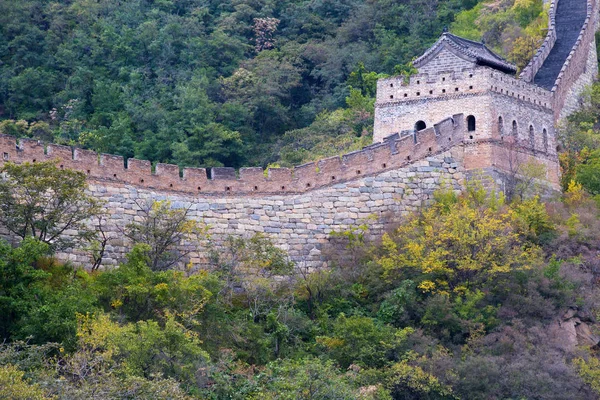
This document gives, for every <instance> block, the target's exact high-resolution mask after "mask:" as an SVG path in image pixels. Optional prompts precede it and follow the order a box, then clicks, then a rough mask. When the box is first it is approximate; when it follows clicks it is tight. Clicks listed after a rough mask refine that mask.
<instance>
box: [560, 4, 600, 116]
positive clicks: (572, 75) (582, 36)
mask: <svg viewBox="0 0 600 400" xmlns="http://www.w3.org/2000/svg"><path fill="white" fill-rule="evenodd" d="M597 28H598V1H597V0H587V13H586V17H585V21H584V23H583V26H582V28H581V30H580V32H579V36H578V37H577V40H576V42H575V44H574V45H573V48H572V49H571V51H570V53H569V55H568V57H567V59H566V61H565V62H564V64H563V66H562V68H561V70H560V72H559V74H558V77H557V78H556V81H555V82H554V86H553V87H552V95H553V98H554V104H553V109H554V115H555V119H556V120H558V119H559V118H560V117H561V116H564V115H566V114H568V113H569V112H571V111H574V109H571V108H568V109H566V110H565V109H564V108H565V103H566V102H567V100H568V97H570V96H571V97H573V96H574V95H575V96H578V95H579V93H573V91H574V89H575V91H580V90H577V89H578V88H574V86H575V85H576V82H577V81H578V80H579V79H580V78H581V77H582V76H583V77H585V78H587V80H589V81H590V82H587V81H586V82H585V84H591V81H592V80H593V79H595V78H596V77H597V75H598V65H597V59H596V57H591V59H592V64H593V65H592V68H591V71H590V70H589V69H590V68H589V67H590V66H589V65H588V64H589V62H588V60H589V59H590V55H594V56H595V55H596V54H595V53H596V47H595V43H596V42H595V40H596V39H595V34H596V30H597ZM565 111H566V112H565Z"/></svg>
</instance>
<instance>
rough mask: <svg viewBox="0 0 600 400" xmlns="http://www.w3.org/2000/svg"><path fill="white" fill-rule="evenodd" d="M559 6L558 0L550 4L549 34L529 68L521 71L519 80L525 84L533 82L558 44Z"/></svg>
mask: <svg viewBox="0 0 600 400" xmlns="http://www.w3.org/2000/svg"><path fill="white" fill-rule="evenodd" d="M557 5H558V0H552V1H551V2H550V8H549V9H548V33H547V34H546V37H545V38H544V41H543V42H542V45H541V46H540V47H539V48H538V49H537V51H536V53H535V55H534V56H533V58H532V59H531V61H529V64H527V66H526V67H525V68H523V71H521V74H520V75H519V78H520V79H522V80H523V81H525V82H532V81H533V78H534V77H535V75H536V74H537V72H538V71H539V70H540V68H541V67H542V65H543V64H544V61H546V58H548V55H549V54H550V51H551V50H552V48H553V47H554V44H555V43H556V6H557Z"/></svg>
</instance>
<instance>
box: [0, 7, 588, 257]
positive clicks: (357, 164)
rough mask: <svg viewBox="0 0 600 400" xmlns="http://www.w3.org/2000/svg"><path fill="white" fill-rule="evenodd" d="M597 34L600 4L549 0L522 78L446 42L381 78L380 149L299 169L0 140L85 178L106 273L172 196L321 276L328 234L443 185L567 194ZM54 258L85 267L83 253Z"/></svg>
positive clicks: (392, 212)
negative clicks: (562, 150) (540, 174)
mask: <svg viewBox="0 0 600 400" xmlns="http://www.w3.org/2000/svg"><path fill="white" fill-rule="evenodd" d="M597 25H598V4H597V0H588V1H587V2H586V1H585V0H553V1H552V2H551V4H550V8H549V26H548V34H547V37H546V39H545V40H544V42H543V44H542V45H541V47H540V48H539V49H538V51H537V53H536V54H535V56H534V57H533V59H532V60H531V62H530V63H529V65H528V66H527V67H526V68H525V69H524V70H523V71H522V72H521V74H520V76H519V77H518V78H517V77H514V76H513V75H514V74H515V72H516V68H514V66H512V65H511V64H509V63H507V62H506V61H504V60H502V59H501V58H500V57H498V56H496V55H495V54H493V53H492V52H491V51H490V50H488V49H487V48H486V47H485V45H484V44H482V43H478V42H473V41H469V40H466V39H462V38H459V37H456V36H454V35H451V34H449V33H444V34H443V35H442V37H441V38H440V40H438V42H436V44H434V45H433V46H432V47H431V48H430V49H429V50H428V51H427V52H426V53H425V54H424V55H423V56H421V57H420V58H418V59H416V60H415V62H414V64H415V66H416V67H417V69H418V71H419V72H418V74H416V75H413V76H411V78H410V80H409V81H408V82H405V80H404V78H402V77H392V78H388V79H382V80H380V81H379V82H378V86H377V98H376V105H375V125H374V144H372V145H370V146H368V147H366V148H364V149H362V150H360V151H356V152H353V153H349V154H345V155H342V156H337V157H330V158H327V159H323V160H320V161H318V162H314V163H308V164H304V165H300V166H297V167H295V168H292V169H287V168H270V169H269V170H268V171H266V173H265V171H263V169H262V168H242V169H240V170H239V172H236V170H235V169H233V168H211V169H210V170H206V169H202V168H184V169H183V171H182V173H180V168H179V167H178V166H177V165H169V164H157V165H156V166H155V168H154V171H153V170H152V165H151V163H150V162H149V161H144V160H136V159H128V160H127V161H126V162H125V160H124V159H123V158H122V157H120V156H114V155H107V154H97V153H95V152H92V151H89V150H83V149H78V148H71V147H66V146H60V145H54V144H44V143H41V142H38V141H35V140H31V139H19V140H17V139H15V138H14V137H10V136H0V153H1V154H2V160H1V161H2V162H5V161H12V162H16V163H23V162H39V161H44V160H56V162H57V164H58V165H59V166H60V167H61V168H72V169H76V170H80V171H83V172H84V173H86V174H87V175H88V181H89V192H90V193H91V194H92V195H94V196H95V197H97V198H98V199H100V200H102V201H104V202H105V207H106V210H107V213H108V219H107V221H106V223H105V229H106V230H107V233H108V234H109V235H111V240H110V241H109V244H108V246H107V248H106V255H105V258H104V261H103V264H104V266H111V265H117V264H118V263H119V262H121V261H122V260H123V259H124V256H125V254H126V253H127V251H128V250H129V248H130V243H127V242H126V240H125V239H124V238H123V237H122V234H120V232H121V231H122V229H123V227H124V226H125V225H127V224H128V223H130V222H132V221H134V220H138V219H139V213H140V211H139V206H138V204H137V203H138V202H139V201H140V200H141V201H145V200H169V201H170V202H171V204H172V206H173V207H176V208H189V216H190V217H191V218H195V219H198V220H202V221H203V222H204V223H206V224H208V225H209V226H210V229H211V234H212V236H213V238H214V239H215V241H216V242H217V243H219V242H222V241H223V240H224V239H225V238H226V236H227V235H229V234H232V235H242V236H244V235H250V234H253V233H255V232H262V233H264V234H266V235H268V236H269V237H271V238H272V240H273V241H274V243H275V244H276V245H277V246H279V247H280V248H282V249H284V250H286V251H287V252H288V254H289V256H290V258H291V260H292V261H294V262H295V263H297V264H303V265H305V266H307V267H309V268H311V267H318V266H321V265H323V263H324V255H323V254H322V252H323V249H324V247H325V246H326V244H327V243H328V241H329V238H330V236H331V233H332V232H334V231H341V230H345V229H348V228H351V227H353V226H356V225H359V224H362V223H364V222H365V221H367V220H369V221H370V227H371V233H372V234H373V235H378V234H380V233H381V231H382V230H383V229H385V226H386V224H388V223H390V222H393V221H395V220H397V217H398V216H400V215H404V214H406V213H408V212H409V211H411V210H415V209H418V208H419V207H421V206H423V205H426V204H429V203H430V202H431V201H432V197H433V193H434V191H436V190H437V189H439V188H440V187H447V188H451V189H452V190H456V191H460V190H462V189H463V188H464V187H465V182H466V181H467V180H469V179H472V178H473V177H477V179H480V177H481V176H486V177H489V178H491V180H489V181H491V182H492V183H493V184H494V185H495V186H498V187H499V188H500V189H502V188H503V187H504V185H505V184H506V177H507V175H509V174H511V173H513V172H514V165H512V163H513V161H514V160H515V159H519V160H520V161H519V162H528V161H535V162H537V163H540V164H542V165H544V167H545V171H546V176H545V179H544V182H545V184H546V185H547V186H548V187H549V188H553V189H558V188H559V185H558V184H559V179H560V170H559V165H558V157H557V140H556V130H555V126H556V124H557V123H558V121H559V120H560V119H561V118H563V117H564V116H566V115H568V114H569V113H570V112H572V111H573V110H575V109H576V108H577V107H578V106H579V104H580V101H581V100H580V99H581V96H580V94H581V91H582V90H583V88H584V87H585V86H587V85H589V84H591V83H592V82H593V80H594V79H595V78H596V75H597V70H598V65H597V56H596V44H595V32H596V29H597ZM573 27H575V28H576V31H575V34H573V29H574V28H573ZM373 217H375V218H373ZM90 223H91V224H93V223H94V222H93V221H90ZM74 233H75V232H67V233H66V234H74ZM183 246H186V247H188V250H190V251H191V253H190V258H189V260H186V262H191V263H192V264H195V265H200V264H201V263H203V262H204V257H203V249H202V248H201V247H198V245H197V244H194V243H187V244H184V245H183ZM59 257H61V258H63V259H67V260H71V261H73V262H75V263H77V264H81V265H88V264H89V263H90V255H89V254H88V253H87V252H86V251H83V250H68V251H66V252H64V253H61V254H59Z"/></svg>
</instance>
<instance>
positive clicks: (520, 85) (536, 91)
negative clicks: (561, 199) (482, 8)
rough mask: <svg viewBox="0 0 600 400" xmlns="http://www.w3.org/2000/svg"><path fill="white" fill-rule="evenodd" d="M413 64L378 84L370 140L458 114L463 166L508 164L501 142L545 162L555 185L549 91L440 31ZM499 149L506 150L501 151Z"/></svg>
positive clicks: (414, 129)
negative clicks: (405, 73)
mask: <svg viewBox="0 0 600 400" xmlns="http://www.w3.org/2000/svg"><path fill="white" fill-rule="evenodd" d="M413 65H414V66H415V67H416V68H417V70H418V73H417V74H415V75H413V76H411V77H410V79H409V80H405V78H404V77H391V78H388V79H382V80H380V81H379V82H378V85H377V101H376V104H375V125H374V141H375V142H382V141H384V140H385V138H386V137H388V136H390V135H396V134H399V136H400V137H405V136H408V135H413V136H414V138H415V141H417V140H418V139H417V138H418V135H416V132H418V131H420V130H423V129H426V128H428V127H430V126H432V125H433V124H435V123H437V122H438V121H441V120H443V119H446V118H448V117H451V116H452V115H455V114H461V113H462V114H464V115H465V118H466V129H465V132H464V140H463V142H464V146H465V147H464V149H465V168H466V169H468V170H473V169H489V168H496V167H499V168H502V167H503V166H504V167H506V166H505V165H504V164H506V155H502V154H501V153H502V152H501V151H500V150H501V148H502V149H503V150H506V144H507V143H509V142H510V143H512V144H517V145H518V148H519V151H520V152H522V153H525V154H526V158H531V157H534V158H536V159H540V160H543V162H544V163H545V164H547V167H548V171H547V172H548V173H547V177H546V178H547V180H548V181H549V182H550V183H551V184H552V185H553V186H555V187H556V186H557V184H558V162H557V154H556V135H555V129H554V117H553V110H552V105H553V103H552V93H551V92H550V91H549V90H546V89H544V88H541V87H538V86H536V85H534V84H531V83H528V82H525V81H524V80H520V79H517V78H516V77H515V74H516V71H517V68H516V67H515V66H514V65H512V64H510V63H509V62H507V61H506V60H504V59H503V58H502V57H500V56H498V55H497V54H495V53H494V52H492V51H491V50H490V49H488V48H487V47H486V46H485V44H484V43H480V42H475V41H472V40H468V39H464V38H461V37H458V36H455V35H452V34H450V33H447V32H446V33H444V34H442V36H441V37H440V39H439V40H438V41H437V42H436V43H435V44H434V45H433V46H432V47H431V48H430V49H429V50H427V51H426V52H425V53H424V54H423V55H422V56H421V57H419V58H417V59H416V60H415V61H414V62H413ZM504 152H505V151H504Z"/></svg>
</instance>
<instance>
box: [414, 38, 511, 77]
mask: <svg viewBox="0 0 600 400" xmlns="http://www.w3.org/2000/svg"><path fill="white" fill-rule="evenodd" d="M444 48H446V49H448V50H449V51H451V52H452V53H454V54H455V55H456V56H458V57H460V58H462V59H464V60H467V61H470V62H473V63H475V64H477V65H485V66H488V67H491V68H494V69H497V70H499V71H502V72H504V73H507V74H515V73H516V72H517V67H516V66H514V65H513V64H511V63H509V62H508V61H506V60H505V59H504V58H502V57H500V56H499V55H497V54H495V53H494V52H493V51H491V50H490V49H488V48H487V47H486V45H485V44H483V43H482V42H475V41H473V40H469V39H465V38H461V37H459V36H456V35H453V34H451V33H448V32H444V33H443V34H442V36H441V37H440V38H439V39H438V41H437V42H435V43H434V45H433V46H431V47H430V48H429V50H427V51H426V52H425V53H424V54H423V55H422V56H421V57H419V58H417V59H416V60H414V61H413V65H414V66H415V67H417V68H419V67H421V66H423V65H425V64H427V63H428V62H429V61H430V60H431V59H433V58H434V57H435V56H436V54H438V53H439V52H440V51H441V50H442V49H444Z"/></svg>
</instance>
